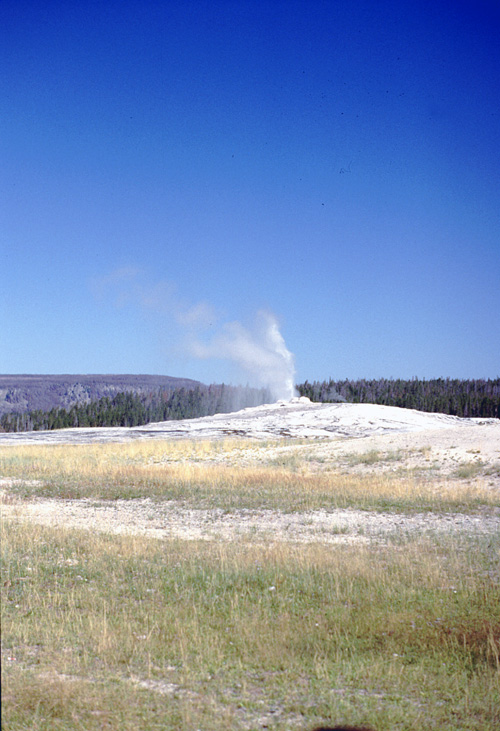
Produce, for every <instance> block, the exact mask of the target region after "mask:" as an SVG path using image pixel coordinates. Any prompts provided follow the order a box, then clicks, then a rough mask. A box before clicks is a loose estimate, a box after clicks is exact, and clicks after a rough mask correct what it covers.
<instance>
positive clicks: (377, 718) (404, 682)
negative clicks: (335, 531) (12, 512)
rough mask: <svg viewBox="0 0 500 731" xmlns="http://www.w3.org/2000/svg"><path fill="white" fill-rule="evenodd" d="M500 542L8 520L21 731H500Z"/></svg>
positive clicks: (10, 718)
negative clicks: (140, 532) (139, 531)
mask: <svg viewBox="0 0 500 731" xmlns="http://www.w3.org/2000/svg"><path fill="white" fill-rule="evenodd" d="M499 558H500V537H490V538H488V539H487V540H486V539H483V538H481V537H478V536H471V537H468V538H466V537H461V538H456V537H455V538H451V537H450V538H446V539H443V538H441V539H435V540H431V539H429V538H428V539H422V538H415V539H412V540H409V539H408V540H407V541H406V542H401V544H400V545H397V546H386V547H378V548H373V547H372V548H370V549H368V548H366V547H363V546H356V547H354V546H338V547H335V548H332V547H326V546H322V545H319V544H316V545H309V546H294V545H285V544H280V545H271V546H267V547H263V546H258V545H253V544H252V543H250V542H241V543H233V544H220V543H212V542H208V543H207V542H202V543H196V542H189V543H186V542H181V541H158V540H148V539H145V538H139V537H133V536H105V535H93V534H92V533H91V532H88V531H69V530H65V529H62V528H58V529H56V528H44V527H37V526H34V525H27V524H22V523H21V524H9V523H5V524H4V526H3V530H2V582H3V588H2V635H3V639H2V645H3V716H4V724H5V726H4V727H5V728H8V729H9V730H10V731H17V730H18V729H19V730H21V729H27V728H30V729H44V730H45V729H47V730H48V729H68V730H69V731H72V730H73V729H75V731H76V729H78V730H79V731H81V729H82V728H85V729H102V728H106V729H116V730H117V731H118V729H120V731H121V730H122V729H132V728H134V729H136V728H141V729H142V730H143V731H149V730H151V729H160V728H161V729H194V728H203V729H208V730H210V729H214V730H215V729H249V728H250V729H253V728H262V726H263V725H268V726H271V727H272V728H275V729H277V730H280V729H283V730H284V729H290V728H297V729H299V728H300V729H305V728H310V727H312V726H313V725H314V724H317V723H320V722H325V721H328V720H330V721H331V722H336V723H340V722H341V721H343V722H347V721H349V722H350V723H366V724H370V725H372V726H374V727H375V728H376V729H377V730H378V731H384V729H414V728H418V727H419V728H440V729H448V730H449V731H451V729H454V730H455V729H457V728H460V729H469V730H470V731H479V730H481V731H490V730H491V731H493V729H497V728H498V724H499V722H500V684H499V681H500V661H499V653H500V576H499V572H498V566H499Z"/></svg>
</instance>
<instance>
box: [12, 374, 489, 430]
mask: <svg viewBox="0 0 500 731" xmlns="http://www.w3.org/2000/svg"><path fill="white" fill-rule="evenodd" d="M297 390H298V392H299V394H300V395H301V396H307V397H308V398H310V399H311V401H316V402H324V403H334V402H339V401H345V402H349V403H370V404H381V405H385V406H399V407H402V408H405V409H418V410H419V411H428V412H435V413H441V414H451V415H453V416H461V417H482V418H487V417H494V418H500V378H496V379H488V380H466V381H464V380H458V379H449V378H437V379H434V380H429V381H426V380H420V379H418V378H414V379H412V380H409V381H408V380H401V379H397V380H388V379H385V378H382V379H378V380H357V381H349V380H347V379H346V380H344V381H335V380H333V379H330V380H328V381H321V382H320V381H314V382H313V383H309V381H305V382H304V383H301V384H298V385H297ZM270 401H271V396H270V393H269V391H267V390H266V389H255V388H250V387H246V388H243V387H235V386H227V385H224V384H221V385H211V386H203V385H199V386H198V385H197V386H196V387H195V388H176V389H170V390H164V389H156V390H153V391H150V392H148V393H131V392H124V393H118V394H116V395H115V396H113V397H108V396H106V397H103V398H100V399H98V400H95V401H91V402H90V403H85V404H76V405H73V406H72V407H71V408H53V409H51V410H50V411H44V410H41V409H37V410H34V411H28V412H25V413H10V414H4V416H2V418H1V419H0V431H4V432H21V431H39V430H44V429H64V428H68V427H96V426H97V427H99V426H140V425H143V424H148V423H152V422H158V421H169V420H173V419H193V418H196V417H199V416H211V415H213V414H218V413H229V412H231V411H237V410H238V409H242V408H245V407H248V406H259V405H260V404H264V403H269V402H270Z"/></svg>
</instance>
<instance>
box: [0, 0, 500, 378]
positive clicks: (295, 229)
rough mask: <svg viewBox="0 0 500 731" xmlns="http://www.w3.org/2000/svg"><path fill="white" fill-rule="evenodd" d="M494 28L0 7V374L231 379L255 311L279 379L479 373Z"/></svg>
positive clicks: (425, 5) (122, 8)
mask: <svg viewBox="0 0 500 731" xmlns="http://www.w3.org/2000/svg"><path fill="white" fill-rule="evenodd" d="M499 37H500V10H499V4H498V2H496V0H476V1H475V2H472V1H471V2H460V0H458V1H454V2H452V1H451V0H449V1H448V2H443V1H442V0H435V1H434V2H427V1H424V0H422V1H420V0H415V2H408V3H407V2H401V0H377V2H375V1H374V0H366V1H363V0H351V1H349V2H348V1H347V0H346V1H345V2H342V1H340V0H339V1H338V2H337V1H335V0H330V1H328V2H322V1H319V0H307V1H305V0H304V1H300V2H295V1H294V0H286V1H283V2H282V1H281V0H278V1H276V2H274V1H273V0H266V1H261V0H253V1H252V0H210V1H208V0H207V1H205V2H204V1H202V0H192V1H191V2H183V0H178V1H175V2H174V1H173V0H172V1H161V0H156V1H155V0H136V1H135V2H133V1H130V0H119V1H117V0H116V1H115V0H108V1H106V0H101V1H97V0H96V1H92V2H91V1H89V0H80V1H79V2H73V1H72V0H67V1H64V2H63V1H61V2H56V1H52V0H44V1H43V2H41V1H39V2H35V1H31V2H30V1H29V0H3V2H2V3H1V4H0V62H1V64H0V65H1V69H2V71H1V74H0V109H1V121H0V124H1V160H2V161H1V166H0V181H1V182H0V189H1V211H0V213H1V226H0V237H1V238H0V247H1V261H0V271H1V274H0V288H1V303H2V309H1V313H0V315H1V323H0V325H1V329H0V333H1V334H0V372H2V373H157V374H165V375H174V376H183V377H191V378H196V379H199V380H202V381H204V382H213V381H217V382H220V381H226V382H228V381H231V380H232V381H234V380H241V379H242V378H243V377H244V376H242V374H241V370H240V369H238V368H237V367H234V366H232V365H231V364H230V363H229V362H228V361H227V360H225V359H224V358H217V357H215V356H216V355H217V348H218V347H219V345H220V344H221V343H223V342H224V339H227V338H230V337H233V336H234V334H235V333H239V334H240V335H242V334H245V333H246V334H249V335H248V337H249V339H250V340H251V341H252V342H254V343H256V342H258V340H259V337H261V335H262V334H260V335H259V327H260V326H261V325H262V322H261V324H260V325H259V317H261V318H262V315H258V314H257V313H259V312H261V311H262V310H264V311H266V312H267V313H268V317H271V315H269V313H272V315H274V316H275V317H276V318H277V321H278V323H279V327H280V331H281V334H282V336H283V337H284V339H285V342H286V346H287V348H288V349H289V350H290V351H291V352H292V353H293V354H294V357H295V366H296V374H295V375H296V380H297V381H298V382H302V381H303V380H305V379H309V380H315V379H317V380H323V379H325V378H329V377H330V376H331V377H334V378H359V377H366V378H378V377H387V378H391V377H395V378H397V377H401V378H408V377H412V376H419V377H425V378H432V377H439V376H444V377H446V376H450V377H458V378H482V377H497V376H498V375H500V43H499ZM235 323H236V324H235ZM243 339H244V337H243ZM193 343H194V346H193ZM203 348H204V350H203ZM228 352H229V351H228V350H227V349H226V350H224V348H223V347H222V346H221V353H220V354H221V355H227V353H228ZM201 353H203V354H204V355H205V356H206V355H210V356H211V357H206V358H201V357H196V355H200V354H201Z"/></svg>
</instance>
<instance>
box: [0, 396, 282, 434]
mask: <svg viewBox="0 0 500 731" xmlns="http://www.w3.org/2000/svg"><path fill="white" fill-rule="evenodd" d="M269 401H271V395H270V393H269V391H268V390H267V389H263V388H262V389H257V388H251V387H249V386H247V387H241V386H227V385H225V384H220V385H219V384H215V385H211V386H196V387H195V388H191V389H189V388H176V389H173V390H162V389H158V390H156V391H151V392H149V393H146V394H144V393H133V392H129V391H127V392H123V393H118V394H116V395H115V396H113V397H108V396H104V397H102V398H100V399H98V400H96V401H90V403H85V404H75V405H74V406H72V407H71V408H53V409H50V410H49V411H43V410H41V409H36V410H34V411H28V412H25V413H10V414H4V416H2V418H1V419H0V430H1V431H4V432H21V431H41V430H51V429H66V428H68V427H95V426H141V425H142V424H149V423H151V422H158V421H170V420H174V419H194V418H196V417H199V416H212V415H213V414H218V413H228V412H231V411H237V410H238V409H242V408H246V407H248V406H259V405H260V404H264V403H269Z"/></svg>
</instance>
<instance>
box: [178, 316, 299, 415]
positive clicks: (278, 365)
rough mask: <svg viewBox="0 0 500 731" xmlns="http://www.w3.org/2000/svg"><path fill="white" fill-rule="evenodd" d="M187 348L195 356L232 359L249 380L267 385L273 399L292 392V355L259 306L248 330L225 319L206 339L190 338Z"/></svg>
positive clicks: (269, 318)
mask: <svg viewBox="0 0 500 731" xmlns="http://www.w3.org/2000/svg"><path fill="white" fill-rule="evenodd" d="M190 351H191V353H192V355H194V356H195V357H196V358H222V359H225V360H229V361H231V362H232V363H236V364H237V365H238V366H239V367H240V368H241V369H242V370H243V371H244V373H245V374H246V375H247V376H248V378H249V379H250V381H251V382H252V383H254V384H256V385H259V386H264V387H267V388H269V390H270V392H271V394H272V396H273V398H275V399H277V400H278V399H287V400H289V399H291V398H292V397H293V396H294V395H295V385H294V380H295V379H294V376H295V364H294V358H293V355H292V353H290V351H289V350H288V348H287V347H286V345H285V341H284V339H283V336H282V334H281V333H280V330H279V327H278V322H277V320H276V317H275V316H274V315H273V314H272V313H271V312H268V311H264V310H260V311H259V312H258V313H257V316H256V320H255V326H254V328H253V329H252V330H250V329H248V328H246V327H244V326H243V325H242V324H241V323H239V322H228V323H226V324H225V325H223V327H222V328H221V331H220V332H219V333H218V334H217V335H215V336H214V337H213V338H212V340H211V341H210V342H209V343H203V342H201V341H200V340H199V339H193V340H192V341H191V343H190Z"/></svg>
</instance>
